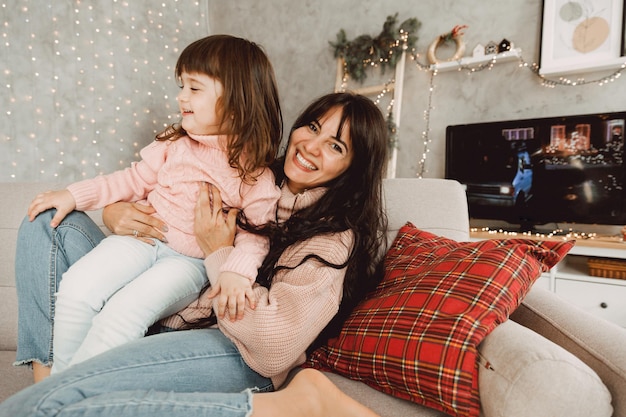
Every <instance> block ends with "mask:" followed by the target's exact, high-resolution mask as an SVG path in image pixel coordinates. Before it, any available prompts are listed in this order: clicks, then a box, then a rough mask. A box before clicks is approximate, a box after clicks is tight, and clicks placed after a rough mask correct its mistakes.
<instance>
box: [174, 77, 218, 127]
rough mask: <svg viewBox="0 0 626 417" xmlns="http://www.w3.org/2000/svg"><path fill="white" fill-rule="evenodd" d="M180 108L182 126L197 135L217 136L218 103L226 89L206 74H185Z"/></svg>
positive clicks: (179, 99)
mask: <svg viewBox="0 0 626 417" xmlns="http://www.w3.org/2000/svg"><path fill="white" fill-rule="evenodd" d="M180 82H181V89H180V93H178V97H177V100H178V107H179V109H180V113H181V115H182V117H183V120H182V123H181V124H182V126H183V129H185V130H186V131H187V132H189V133H195V134H196V135H217V134H219V133H220V131H219V119H218V115H217V101H218V99H219V98H220V97H221V96H222V93H223V91H224V87H222V83H220V82H219V81H218V80H217V79H215V78H213V77H209V76H208V75H206V74H200V73H187V72H183V73H182V74H181V76H180Z"/></svg>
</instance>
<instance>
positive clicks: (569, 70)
mask: <svg viewBox="0 0 626 417" xmlns="http://www.w3.org/2000/svg"><path fill="white" fill-rule="evenodd" d="M624 12H625V9H624V0H543V20H542V26H541V53H540V64H539V67H540V68H539V74H541V75H567V74H576V73H587V72H593V71H602V70H609V69H617V68H619V67H620V66H621V65H623V64H624V63H625V62H626V57H624V56H623V54H624V45H623V44H624Z"/></svg>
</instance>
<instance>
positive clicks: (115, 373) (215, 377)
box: [0, 93, 387, 417]
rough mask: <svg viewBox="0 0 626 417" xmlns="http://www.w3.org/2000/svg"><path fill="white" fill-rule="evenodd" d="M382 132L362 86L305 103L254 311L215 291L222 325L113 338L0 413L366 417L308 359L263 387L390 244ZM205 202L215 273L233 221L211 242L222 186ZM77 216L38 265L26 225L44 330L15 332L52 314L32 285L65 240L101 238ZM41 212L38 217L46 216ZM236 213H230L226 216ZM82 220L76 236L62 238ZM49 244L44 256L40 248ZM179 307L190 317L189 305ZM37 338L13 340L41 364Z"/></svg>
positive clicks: (201, 223)
mask: <svg viewBox="0 0 626 417" xmlns="http://www.w3.org/2000/svg"><path fill="white" fill-rule="evenodd" d="M386 137H387V134H386V124H385V120H384V118H383V116H382V114H381V113H380V111H379V110H378V108H377V107H376V106H375V105H374V104H373V103H372V102H371V101H370V100H369V99H367V98H365V97H362V96H358V95H352V94H349V93H337V94H329V95H326V96H323V97H322V98H320V99H318V100H316V101H315V102H313V103H312V104H311V105H310V106H309V107H308V108H307V109H306V110H305V111H304V112H303V113H302V114H301V116H300V117H299V118H298V119H297V120H296V122H295V124H294V127H293V129H292V131H291V134H290V138H289V143H288V145H287V151H286V154H285V156H284V157H283V158H281V160H280V161H281V162H282V165H280V166H279V167H278V168H277V169H276V170H275V173H276V177H277V181H278V184H280V186H281V192H282V196H281V199H280V201H279V208H278V210H277V222H278V225H279V226H277V227H275V228H273V230H272V234H271V235H270V238H271V242H272V243H271V247H270V253H269V255H268V257H267V259H266V261H265V262H264V264H263V266H262V267H261V269H260V273H259V282H260V283H262V284H263V285H258V286H256V287H255V293H256V298H257V304H256V307H255V309H251V308H249V307H246V309H245V311H244V314H243V316H241V317H240V316H239V315H234V314H229V312H227V311H225V310H224V306H223V305H221V304H220V303H219V302H218V301H217V299H213V300H212V303H213V309H214V311H216V313H217V317H218V319H219V329H216V328H207V329H202V330H189V331H179V332H167V333H162V334H158V335H154V336H151V337H147V338H143V339H141V340H138V341H136V342H133V343H130V344H128V345H125V346H122V347H119V348H116V349H113V350H111V351H109V352H107V353H104V354H102V355H100V356H97V357H95V358H93V359H91V360H88V361H86V362H84V363H81V364H78V365H76V366H75V367H72V368H70V369H68V370H66V371H65V372H64V373H62V374H59V375H56V376H53V377H50V378H47V379H46V380H44V381H43V382H41V383H38V384H36V385H34V386H32V387H30V388H28V389H26V390H24V391H22V392H21V393H18V394H16V395H15V396H13V397H12V398H10V399H8V400H7V401H6V402H5V403H3V404H2V405H1V406H0V415H11V416H20V415H32V414H34V413H35V410H38V411H40V412H42V414H43V415H46V412H47V413H48V414H47V415H56V414H58V413H60V412H63V413H64V414H63V415H72V414H71V413H72V412H76V413H77V414H76V415H84V414H86V413H87V412H88V411H91V412H93V413H94V414H96V415H99V416H105V415H109V414H110V415H117V416H124V415H128V416H140V415H144V414H145V415H148V414H149V415H151V416H154V415H167V416H177V415H185V416H190V415H211V416H221V415H224V416H244V415H245V416H255V417H258V416H265V415H274V416H280V415H290V416H297V415H318V414H319V415H327V416H328V415H338V416H339V415H341V416H345V415H348V416H350V415H355V416H356V415H374V414H373V413H372V412H371V411H369V410H367V409H366V408H365V407H362V406H360V405H359V404H357V403H355V402H354V401H353V400H351V399H350V398H348V397H347V396H345V395H343V394H342V393H340V392H339V391H338V390H337V389H336V387H334V385H332V384H331V383H330V382H329V381H328V380H327V379H325V377H323V375H322V374H320V373H318V372H317V371H314V370H304V371H301V372H300V373H298V375H296V377H295V378H294V380H293V381H292V382H291V383H290V384H288V385H287V386H286V387H285V388H284V389H283V390H280V391H276V392H271V393H261V392H262V391H273V390H274V389H277V388H279V387H280V386H281V385H282V384H283V383H284V381H285V378H286V376H287V373H288V372H289V370H291V369H293V368H294V367H297V366H298V365H300V364H302V363H303V361H304V359H305V351H306V349H307V348H308V347H309V346H310V345H312V344H313V343H314V341H315V339H316V338H317V337H318V334H319V333H320V332H321V331H322V330H323V329H324V328H325V327H326V326H327V325H328V324H329V322H330V321H331V319H333V317H338V318H339V319H341V318H342V317H343V316H344V314H345V313H344V311H346V310H349V308H350V306H351V305H353V303H355V302H356V301H357V300H358V299H359V298H360V297H361V296H362V294H363V293H365V292H366V291H367V290H369V289H370V288H371V287H372V286H373V285H374V284H375V282H376V281H375V277H376V273H375V272H376V271H375V269H376V268H375V267H376V266H378V265H379V262H378V261H379V259H380V256H379V248H380V247H381V245H384V244H385V242H384V236H385V229H386V218H385V215H384V212H383V209H382V202H381V199H382V176H383V172H384V165H385V161H386V147H387V142H386ZM209 200H210V198H209V190H208V188H205V189H203V192H202V196H201V197H200V198H199V201H198V207H197V212H196V219H197V220H196V235H197V236H198V237H199V238H198V243H199V245H200V246H201V247H202V248H203V251H205V253H206V254H207V257H206V261H205V265H206V266H207V273H208V275H209V279H210V280H213V279H214V278H215V277H214V276H213V274H214V272H213V271H215V270H216V268H219V265H220V264H221V260H222V259H223V258H224V256H225V255H227V254H228V251H229V250H231V246H232V233H227V235H228V238H225V239H224V241H222V242H217V243H216V242H215V241H214V240H212V238H215V237H216V236H222V235H224V233H223V230H224V229H223V227H221V226H223V225H221V224H220V222H219V221H218V220H219V219H222V217H221V215H218V214H219V212H220V209H219V207H220V205H219V195H217V194H214V195H213V200H214V202H216V204H215V205H216V209H215V210H211V209H210V201H209ZM74 214H75V216H73V218H74V220H73V221H74V224H72V225H71V226H69V227H70V228H71V230H72V231H71V232H68V233H66V234H64V235H63V236H52V240H48V242H53V244H52V250H53V255H56V254H58V253H59V252H62V253H63V258H64V259H63V260H59V259H55V262H54V263H53V264H52V265H50V266H52V267H51V268H47V267H48V263H47V260H46V267H45V268H39V269H38V268H34V269H32V270H31V271H26V267H28V265H29V262H31V261H32V262H36V260H37V256H38V254H37V253H35V252H32V251H31V252H28V244H40V243H41V241H43V240H44V239H45V236H38V237H35V236H31V237H30V238H26V237H25V236H26V235H27V232H26V231H25V232H22V239H21V242H20V248H21V249H18V250H19V252H18V259H21V261H19V262H20V263H19V264H18V272H17V280H18V281H23V282H20V283H19V287H18V292H19V293H20V304H30V307H31V308H30V309H27V308H26V307H24V309H25V310H27V311H31V310H33V309H35V308H37V307H35V306H34V305H38V306H42V307H40V310H39V313H38V315H39V316H40V317H39V318H35V319H33V320H32V321H38V322H39V325H40V327H41V328H38V327H36V326H35V327H34V328H33V327H32V326H31V328H28V326H29V325H30V324H25V323H22V322H23V320H22V319H20V344H26V345H29V347H30V345H31V344H33V345H37V344H41V336H39V337H38V336H37V335H38V334H41V331H42V330H43V329H46V330H48V329H47V327H49V326H50V324H49V323H46V322H45V321H46V320H50V316H51V315H52V313H50V314H48V315H47V316H46V314H47V313H48V312H49V311H51V312H53V308H54V307H53V306H54V303H53V299H52V298H51V297H50V295H51V294H47V293H45V292H44V293H43V294H41V293H40V294H37V293H34V292H33V289H35V290H39V291H41V289H40V288H38V287H43V286H44V284H45V283H47V282H48V281H50V284H49V285H48V287H52V288H53V289H52V292H53V290H54V286H55V285H56V282H55V278H56V277H58V276H59V275H60V274H59V268H61V269H62V268H64V267H65V264H67V263H71V262H72V261H73V260H74V259H75V258H77V257H79V256H80V253H76V251H74V250H75V249H77V245H82V246H83V247H84V246H87V247H88V246H89V244H91V242H92V241H97V240H98V239H99V237H98V236H97V234H96V236H95V237H94V236H93V235H91V233H90V232H89V229H90V228H93V226H92V225H91V223H89V222H87V221H86V220H85V218H84V217H83V216H80V215H79V214H77V213H74ZM110 214H111V213H109V215H110ZM40 217H42V222H43V224H46V223H45V222H46V220H45V216H40ZM112 217H115V216H112ZM112 217H108V220H106V224H107V225H108V226H109V228H111V230H113V231H114V232H115V233H123V234H132V231H133V230H138V231H139V232H140V233H141V236H142V238H143V239H145V238H146V236H153V237H159V236H160V233H159V232H158V228H159V226H160V225H159V224H158V223H152V224H150V225H148V224H143V225H142V224H141V223H144V222H145V221H146V220H145V217H144V216H139V215H137V213H135V214H133V217H132V218H133V220H130V221H128V220H127V221H126V222H125V223H124V222H118V221H114V220H112ZM233 217H234V216H233V215H232V214H231V215H229V217H228V219H229V220H228V224H229V225H230V226H232V222H233ZM68 218H70V216H68ZM207 218H208V221H207V220H206V219H207ZM48 221H49V219H48ZM212 224H213V226H214V227H212V226H211V225H212ZM30 226H32V227H35V226H34V225H32V224H31V225H30ZM25 228H29V225H26V226H25ZM39 228H40V229H42V228H41V227H39ZM216 228H217V229H216ZM57 229H58V228H57ZM228 229H229V230H232V227H231V228H228ZM216 230H217V231H219V232H216ZM78 231H80V232H81V234H82V235H83V238H82V239H74V238H73V237H71V235H74V234H76V233H77V232H78ZM57 233H59V234H62V233H63V232H57ZM48 239H50V238H48ZM85 242H88V243H87V244H85ZM44 246H45V245H44ZM47 246H48V248H47V249H46V250H47V251H43V252H42V251H40V252H39V254H41V253H45V254H46V256H47V254H48V253H50V243H48V245H47ZM24 249H26V252H25V251H24ZM34 250H35V251H37V248H35V249H34ZM87 250H88V249H87ZM77 252H80V249H78V251H77ZM24 258H30V259H24ZM55 258H58V257H55ZM44 259H45V256H44ZM40 262H41V261H40ZM40 269H50V270H51V273H50V275H51V276H52V278H50V279H48V278H49V275H46V276H45V277H44V278H43V279H41V278H37V277H36V275H37V274H39V275H41V272H40ZM28 272H31V273H32V274H33V275H30V276H29V275H28ZM29 278H30V279H35V280H36V281H37V279H38V281H37V282H28V281H27V280H28V279H29ZM261 279H263V281H262V280H261ZM211 291H213V290H211ZM206 296H209V297H210V296H211V292H209V293H208V294H206ZM202 300H203V301H204V300H205V298H203V299H202ZM340 304H341V308H340ZM192 307H193V306H192ZM192 311H193V310H192ZM196 311H198V310H196ZM338 311H339V314H338ZM187 312H189V309H188V310H187ZM31 315H32V312H31ZM181 316H182V317H183V318H184V319H185V320H187V319H188V318H189V317H192V316H193V314H191V315H186V314H185V312H183V313H181ZM174 320H175V318H174ZM187 321H189V320H187ZM331 327H332V326H331ZM327 330H328V328H327ZM326 334H331V333H326ZM22 335H23V336H22ZM45 337H47V338H49V337H50V335H49V334H48V335H46V336H45ZM45 342H46V343H44V344H43V346H39V351H37V349H35V350H34V351H32V350H31V351H30V352H28V353H25V352H24V351H25V350H27V349H22V347H21V346H20V348H19V353H18V362H20V363H29V362H37V361H38V362H39V363H41V364H47V363H48V362H49V361H50V357H49V350H46V346H49V339H48V340H45ZM29 354H30V355H31V356H30V357H29V356H27V355H29ZM174 390H175V392H173V391H174ZM253 391H254V394H253V393H252V392H253ZM283 398H288V399H289V400H288V401H285V400H283ZM285 407H287V408H288V409H285ZM292 408H295V409H292ZM142 413H143V414H142ZM283 413H284V414H283Z"/></svg>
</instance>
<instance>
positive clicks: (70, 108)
mask: <svg viewBox="0 0 626 417" xmlns="http://www.w3.org/2000/svg"><path fill="white" fill-rule="evenodd" d="M31 3H32V2H31V1H28V0H13V1H12V2H7V1H6V0H0V9H1V10H2V15H1V17H0V54H1V55H2V56H7V57H9V56H10V57H11V59H5V60H3V61H2V62H1V63H0V91H1V92H2V94H0V108H1V109H2V111H0V123H2V126H3V128H2V130H0V146H1V148H0V152H1V153H2V155H3V158H5V159H4V161H5V163H4V164H0V181H14V180H15V181H55V180H57V181H63V182H70V181H75V180H78V179H81V178H83V177H93V176H95V175H98V174H100V173H107V172H112V171H114V170H118V169H120V168H124V167H126V166H129V165H130V163H131V162H132V161H134V160H137V159H138V157H139V155H138V153H139V150H140V149H141V148H142V147H144V146H145V145H147V144H148V143H149V142H150V141H152V140H153V138H154V135H155V134H156V133H157V132H159V131H160V130H162V129H163V127H164V126H165V125H167V124H170V123H172V122H174V121H176V120H177V118H178V116H177V112H178V108H177V106H176V103H175V102H174V101H173V100H174V97H175V95H176V93H177V87H176V83H175V82H174V79H173V66H174V64H175V62H176V59H177V58H178V55H179V54H180V51H182V49H183V48H184V47H185V46H186V45H188V44H189V43H190V42H192V41H193V40H196V39H198V38H201V37H203V36H206V35H207V34H208V33H209V24H208V21H209V20H208V8H209V5H208V3H209V1H208V0H196V1H189V0H187V1H184V0H170V1H168V2H154V3H153V2H131V1H123V0H115V1H113V2H86V1H84V0H72V1H69V2H54V1H51V0H50V1H42V2H40V3H37V7H32V5H31Z"/></svg>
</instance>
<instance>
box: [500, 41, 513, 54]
mask: <svg viewBox="0 0 626 417" xmlns="http://www.w3.org/2000/svg"><path fill="white" fill-rule="evenodd" d="M512 48H513V44H512V43H511V42H509V41H508V40H506V39H502V40H501V41H500V44H499V45H498V53H502V52H506V51H510V50H511V49H512Z"/></svg>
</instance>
